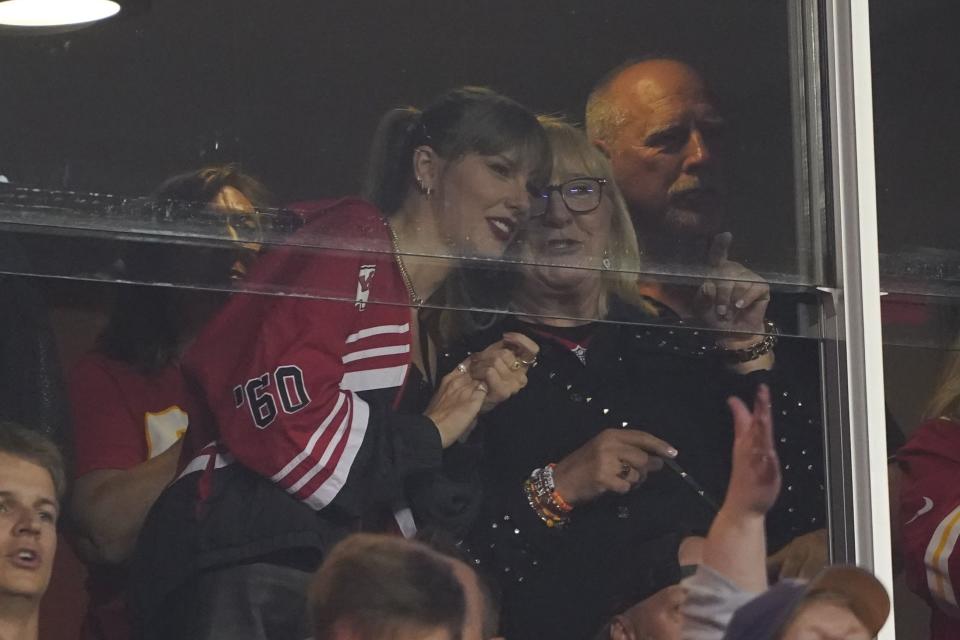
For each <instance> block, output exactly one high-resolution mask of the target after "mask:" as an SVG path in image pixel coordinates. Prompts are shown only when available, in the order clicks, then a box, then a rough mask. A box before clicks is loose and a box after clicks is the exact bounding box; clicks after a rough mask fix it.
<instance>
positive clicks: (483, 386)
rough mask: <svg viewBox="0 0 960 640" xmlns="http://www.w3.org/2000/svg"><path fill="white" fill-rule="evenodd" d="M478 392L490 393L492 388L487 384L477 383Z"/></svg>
mask: <svg viewBox="0 0 960 640" xmlns="http://www.w3.org/2000/svg"><path fill="white" fill-rule="evenodd" d="M477 391H483V392H484V393H490V388H489V387H487V385H486V383H485V382H478V383H477Z"/></svg>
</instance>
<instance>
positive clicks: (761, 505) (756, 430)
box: [723, 385, 781, 517]
mask: <svg viewBox="0 0 960 640" xmlns="http://www.w3.org/2000/svg"><path fill="white" fill-rule="evenodd" d="M727 404H728V405H729V407H730V411H731V412H732V413H733V429H734V441H733V469H732V471H731V473H730V484H729V485H728V487H727V497H726V499H725V500H724V504H723V508H724V509H725V510H727V511H729V512H730V513H732V514H735V515H737V516H748V515H756V516H760V517H764V516H766V514H767V511H769V510H770V508H771V507H772V506H773V504H774V502H776V501H777V496H778V495H779V493H780V483H781V478H780V461H779V459H778V458H777V450H776V448H775V447H774V443H773V416H772V415H771V408H770V389H769V388H768V387H767V385H760V388H759V389H758V390H757V395H756V398H755V399H754V401H753V411H751V410H750V409H748V408H747V405H745V404H744V403H743V401H742V400H740V398H736V397H731V398H729V399H727Z"/></svg>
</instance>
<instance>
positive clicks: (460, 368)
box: [457, 362, 467, 373]
mask: <svg viewBox="0 0 960 640" xmlns="http://www.w3.org/2000/svg"><path fill="white" fill-rule="evenodd" d="M457 371H459V372H460V373H466V372H467V365H465V364H463V363H462V362H461V363H460V364H458V365H457Z"/></svg>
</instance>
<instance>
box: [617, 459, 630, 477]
mask: <svg viewBox="0 0 960 640" xmlns="http://www.w3.org/2000/svg"><path fill="white" fill-rule="evenodd" d="M631 470H633V467H631V466H630V465H629V464H627V463H626V462H623V461H621V462H620V473H618V474H617V477H618V478H620V479H621V480H626V479H627V476H629V475H630V471H631Z"/></svg>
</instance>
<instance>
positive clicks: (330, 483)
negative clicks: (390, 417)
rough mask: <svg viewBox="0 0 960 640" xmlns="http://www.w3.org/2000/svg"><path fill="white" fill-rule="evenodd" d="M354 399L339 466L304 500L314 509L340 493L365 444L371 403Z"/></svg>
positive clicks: (338, 461) (320, 507)
mask: <svg viewBox="0 0 960 640" xmlns="http://www.w3.org/2000/svg"><path fill="white" fill-rule="evenodd" d="M352 399H353V412H352V415H351V421H350V433H349V434H348V435H347V443H346V446H345V447H344V448H343V453H342V454H341V455H340V459H339V460H337V462H336V464H337V466H336V468H335V469H334V471H333V473H332V474H331V475H330V477H329V478H327V479H326V481H325V482H324V483H323V484H321V485H320V487H319V488H318V489H317V490H316V491H314V492H313V494H312V495H311V496H309V497H308V498H306V499H305V500H304V502H306V503H307V504H308V505H309V506H311V507H313V508H314V509H318V510H319V509H322V508H323V507H325V506H326V505H328V504H330V503H331V502H332V501H333V499H334V498H336V497H337V494H338V493H340V489H342V488H343V485H344V484H346V482H347V476H348V475H349V474H350V469H351V467H352V466H353V461H354V460H355V459H356V457H357V452H358V451H359V450H360V445H361V444H363V438H364V436H365V435H366V433H367V423H368V421H369V420H370V405H368V404H367V403H366V402H365V401H364V400H363V399H361V398H359V397H357V396H353V398H352Z"/></svg>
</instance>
